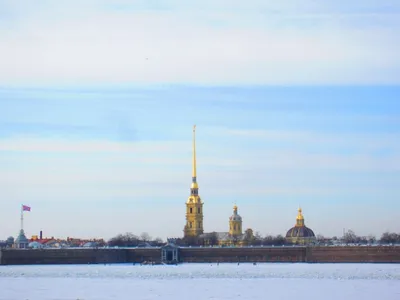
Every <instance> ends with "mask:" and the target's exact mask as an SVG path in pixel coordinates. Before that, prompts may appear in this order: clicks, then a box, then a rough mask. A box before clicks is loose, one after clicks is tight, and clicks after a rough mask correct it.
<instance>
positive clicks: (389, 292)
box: [0, 263, 400, 300]
mask: <svg viewBox="0 0 400 300" xmlns="http://www.w3.org/2000/svg"><path fill="white" fill-rule="evenodd" d="M0 299H2V300H3V299H4V300H14V299H15V300H26V299H29V300H47V299H52V300H53V299H54V300H67V299H68V300H72V299H73V300H76V299H80V300H89V299H90V300H109V299H166V300H170V299H190V300H195V299H274V300H286V299H288V300H289V299H290V300H293V299H296V300H302V299H307V300H312V299H324V300H330V299H335V300H337V299H341V300H345V299H363V300H369V299H371V300H372V299H400V265H396V264H302V263H299V264H284V263H275V264H273V263H264V264H257V265H253V264H245V263H243V264H240V265H237V264H219V265H217V264H181V265H178V266H162V265H159V266H140V265H132V264H115V265H56V266H54V265H36V266H35V265H30V266H0Z"/></svg>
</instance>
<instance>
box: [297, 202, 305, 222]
mask: <svg viewBox="0 0 400 300" xmlns="http://www.w3.org/2000/svg"><path fill="white" fill-rule="evenodd" d="M297 211H298V213H297V217H296V226H304V217H303V213H302V209H301V207H300V206H299V209H298V210H297Z"/></svg>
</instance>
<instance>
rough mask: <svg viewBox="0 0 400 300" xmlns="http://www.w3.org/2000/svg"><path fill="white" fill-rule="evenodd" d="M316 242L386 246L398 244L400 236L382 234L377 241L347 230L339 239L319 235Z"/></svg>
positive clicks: (374, 238) (390, 233)
mask: <svg viewBox="0 0 400 300" xmlns="http://www.w3.org/2000/svg"><path fill="white" fill-rule="evenodd" d="M317 242H318V243H324V242H325V243H328V244H332V243H343V244H361V245H366V244H381V245H388V244H400V234H397V233H394V232H384V233H383V234H382V235H381V237H380V238H379V239H377V238H376V237H375V236H373V235H368V236H359V235H357V234H356V233H355V232H354V231H352V230H348V231H346V232H345V233H344V235H343V236H342V237H341V238H338V237H336V236H334V237H332V238H325V237H323V236H321V235H317Z"/></svg>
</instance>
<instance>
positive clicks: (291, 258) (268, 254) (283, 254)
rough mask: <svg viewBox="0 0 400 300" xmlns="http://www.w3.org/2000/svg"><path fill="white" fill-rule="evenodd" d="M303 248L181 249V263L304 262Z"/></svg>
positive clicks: (304, 251)
mask: <svg viewBox="0 0 400 300" xmlns="http://www.w3.org/2000/svg"><path fill="white" fill-rule="evenodd" d="M305 255H306V248H305V247H254V248H253V247H249V248H182V249H180V257H181V261H182V262H304V261H305Z"/></svg>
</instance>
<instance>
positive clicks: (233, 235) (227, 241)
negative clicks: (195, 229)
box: [199, 205, 254, 246]
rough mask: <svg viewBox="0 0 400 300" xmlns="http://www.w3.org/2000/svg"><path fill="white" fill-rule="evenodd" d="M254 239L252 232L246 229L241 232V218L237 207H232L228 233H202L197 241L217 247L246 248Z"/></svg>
mask: <svg viewBox="0 0 400 300" xmlns="http://www.w3.org/2000/svg"><path fill="white" fill-rule="evenodd" d="M253 238H254V235H253V230H252V229H250V228H248V229H246V231H245V233H243V232H242V217H241V216H240V215H239V214H238V207H237V206H236V205H235V206H234V207H233V214H232V216H230V217H229V231H228V232H209V233H203V234H201V235H200V236H199V239H202V240H204V244H205V245H219V246H246V245H248V244H249V243H250V242H251V241H252V239H253Z"/></svg>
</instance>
